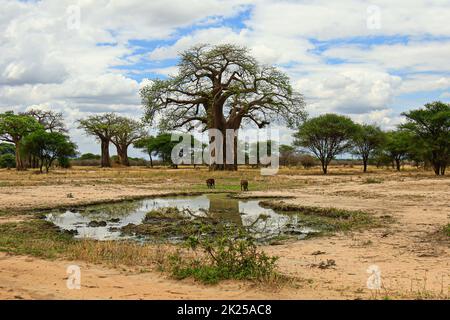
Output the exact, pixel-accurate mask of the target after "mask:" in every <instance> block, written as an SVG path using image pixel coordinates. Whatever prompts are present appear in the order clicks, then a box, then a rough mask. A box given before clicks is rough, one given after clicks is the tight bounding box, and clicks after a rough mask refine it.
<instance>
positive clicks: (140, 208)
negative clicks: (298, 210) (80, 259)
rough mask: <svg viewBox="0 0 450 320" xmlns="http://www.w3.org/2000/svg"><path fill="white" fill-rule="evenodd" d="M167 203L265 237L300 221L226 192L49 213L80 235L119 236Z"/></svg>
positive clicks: (301, 232)
mask: <svg viewBox="0 0 450 320" xmlns="http://www.w3.org/2000/svg"><path fill="white" fill-rule="evenodd" d="M165 207H176V208H179V209H181V210H183V209H189V210H190V211H191V212H192V213H194V214H196V215H202V214H204V213H205V211H208V212H209V215H211V216H212V217H214V218H215V219H217V220H219V221H221V222H224V223H227V222H228V223H232V224H234V225H236V226H237V227H241V226H245V227H249V228H250V229H251V231H252V232H253V233H254V234H255V235H257V236H259V237H261V238H263V237H273V236H276V235H279V234H280V233H281V232H284V231H285V230H284V231H283V229H286V227H289V226H291V225H292V226H296V225H298V222H299V221H298V219H297V217H296V216H287V215H281V214H278V213H276V212H275V211H273V210H272V209H267V208H263V207H261V206H260V205H259V200H237V199H232V198H230V197H227V196H226V195H201V196H195V197H171V198H154V199H145V200H139V201H124V202H120V203H114V204H108V205H94V206H89V207H86V208H83V209H73V210H67V211H64V212H52V213H50V214H48V215H47V220H48V221H51V222H53V223H54V224H55V225H57V226H59V227H60V228H62V229H65V230H76V231H77V235H76V237H77V238H90V239H96V240H115V239H124V238H125V237H124V236H122V235H121V232H120V231H118V230H117V229H118V228H121V227H123V226H126V225H128V224H130V223H132V224H141V223H142V221H143V220H144V218H145V215H146V214H147V213H148V212H149V211H151V210H155V209H160V208H165ZM91 221H105V222H106V223H107V225H106V227H90V226H89V223H90V222H91ZM296 230H297V231H296V232H297V233H298V235H299V237H300V238H301V237H303V236H305V235H306V234H307V233H308V232H309V231H311V230H308V229H306V228H300V229H298V228H297V229H296Z"/></svg>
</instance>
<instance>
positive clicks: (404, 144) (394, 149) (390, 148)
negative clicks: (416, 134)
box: [383, 130, 414, 171]
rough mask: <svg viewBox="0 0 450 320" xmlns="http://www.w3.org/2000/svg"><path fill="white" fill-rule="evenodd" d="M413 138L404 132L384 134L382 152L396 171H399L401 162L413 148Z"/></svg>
mask: <svg viewBox="0 0 450 320" xmlns="http://www.w3.org/2000/svg"><path fill="white" fill-rule="evenodd" d="M413 139H414V138H413V136H412V135H411V133H410V132H408V131H405V130H397V131H390V132H388V133H387V134H386V143H385V144H384V146H383V151H384V152H385V153H386V154H387V156H388V157H389V158H390V159H391V161H392V163H393V166H394V167H395V168H396V169H397V171H400V170H401V166H402V162H403V161H404V160H406V159H407V158H408V155H409V153H410V151H411V148H413V143H414V141H413Z"/></svg>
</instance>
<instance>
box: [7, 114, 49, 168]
mask: <svg viewBox="0 0 450 320" xmlns="http://www.w3.org/2000/svg"><path fill="white" fill-rule="evenodd" d="M39 129H42V126H41V125H40V124H39V123H38V122H37V121H36V120H35V119H34V118H33V117H31V116H27V115H20V114H14V112H12V111H8V112H5V113H1V114H0V141H6V142H10V143H13V144H14V146H15V149H16V169H17V170H18V171H22V170H25V169H26V165H25V163H26V161H23V159H22V154H21V143H22V140H23V138H24V137H25V136H27V135H28V134H30V133H32V132H34V131H36V130H39Z"/></svg>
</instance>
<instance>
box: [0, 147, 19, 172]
mask: <svg viewBox="0 0 450 320" xmlns="http://www.w3.org/2000/svg"><path fill="white" fill-rule="evenodd" d="M15 153H16V151H15V148H14V145H13V144H11V143H0V168H8V169H9V168H14V167H15V166H16V157H15Z"/></svg>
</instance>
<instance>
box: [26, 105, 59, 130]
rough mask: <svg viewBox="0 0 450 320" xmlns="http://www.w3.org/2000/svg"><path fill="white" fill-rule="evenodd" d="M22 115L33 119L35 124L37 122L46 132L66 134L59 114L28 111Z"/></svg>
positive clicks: (51, 111) (44, 111)
mask: <svg viewBox="0 0 450 320" xmlns="http://www.w3.org/2000/svg"><path fill="white" fill-rule="evenodd" d="M23 114H24V115H28V116H32V117H33V118H35V119H36V120H37V122H39V123H40V124H41V125H42V126H43V127H44V129H45V130H47V131H48V132H59V133H67V132H68V131H67V129H66V126H65V124H64V118H63V115H62V113H61V112H55V111H53V110H42V109H30V110H28V111H27V112H24V113H23Z"/></svg>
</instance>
